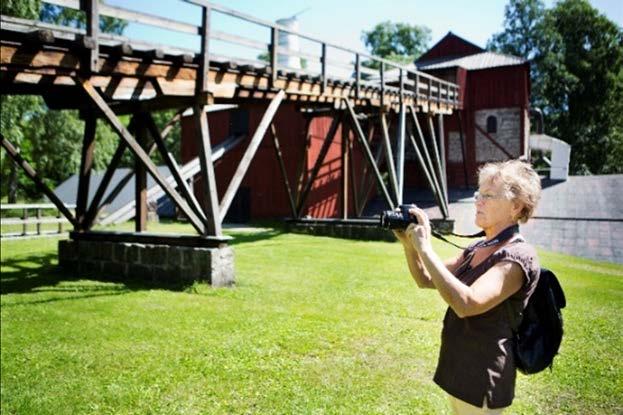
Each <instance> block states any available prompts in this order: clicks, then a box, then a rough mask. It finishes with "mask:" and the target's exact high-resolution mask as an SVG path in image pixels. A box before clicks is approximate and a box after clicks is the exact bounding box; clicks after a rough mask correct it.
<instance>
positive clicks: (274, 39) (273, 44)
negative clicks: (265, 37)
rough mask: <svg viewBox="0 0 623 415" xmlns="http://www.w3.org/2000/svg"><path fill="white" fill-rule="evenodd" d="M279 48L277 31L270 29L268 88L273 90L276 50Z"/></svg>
mask: <svg viewBox="0 0 623 415" xmlns="http://www.w3.org/2000/svg"><path fill="white" fill-rule="evenodd" d="M278 48H279V29H277V28H276V27H271V29H270V87H271V88H274V87H275V83H276V82H277V49H278Z"/></svg>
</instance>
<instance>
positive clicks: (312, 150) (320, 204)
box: [181, 103, 363, 219]
mask: <svg viewBox="0 0 623 415" xmlns="http://www.w3.org/2000/svg"><path fill="white" fill-rule="evenodd" d="M266 107H267V103H245V104H244V105H241V106H240V107H239V108H240V109H244V110H247V111H248V114H249V124H248V125H249V135H248V139H247V140H245V141H244V142H242V143H241V144H240V145H239V146H238V147H236V148H235V149H233V150H231V151H230V152H229V153H227V154H226V155H225V156H223V158H221V159H220V160H218V161H217V163H216V164H215V176H216V182H217V190H218V197H219V200H221V199H222V197H223V195H224V194H225V191H226V190H227V186H229V182H230V180H231V178H232V177H233V175H234V173H235V171H236V168H237V166H238V164H239V162H240V160H241V158H242V156H243V154H244V152H245V150H246V148H247V146H248V143H249V140H250V137H251V136H252V134H253V132H255V130H256V128H257V126H258V125H259V123H260V121H261V118H262V116H263V114H264V111H265V110H266ZM231 120H232V111H231V110H229V111H222V112H213V113H209V114H208V123H209V129H210V136H211V142H212V146H215V145H217V144H219V143H221V142H222V141H223V140H224V139H225V138H227V137H228V135H229V134H230V123H231ZM331 120H332V118H331V117H330V116H319V117H314V118H313V119H312V121H311V122H310V124H309V143H308V145H309V153H308V157H306V160H304V164H303V167H304V169H305V171H304V175H305V180H307V178H308V177H309V175H310V174H311V171H312V169H313V167H314V164H315V163H316V159H317V157H318V154H319V153H320V150H321V147H322V144H323V142H324V139H325V137H326V135H327V133H328V131H329V128H330V125H331ZM273 122H274V124H275V127H276V131H277V135H278V137H279V144H280V148H281V152H282V155H283V159H284V164H285V167H286V171H287V174H288V180H289V182H290V186H291V188H293V190H294V188H295V187H296V186H297V182H298V179H297V173H298V172H297V170H298V169H299V165H300V163H301V161H302V160H303V157H304V152H305V148H306V140H305V136H306V133H305V127H306V124H307V123H306V120H305V117H304V116H303V115H302V114H301V113H300V112H299V111H298V109H297V107H296V106H295V105H294V104H292V103H282V104H281V106H280V108H279V110H278V111H277V114H276V115H275V118H274V121H273ZM347 131H348V135H349V137H350V139H351V140H354V135H353V132H352V130H351V129H350V128H348V129H347ZM342 134H343V133H342V125H340V126H339V127H338V129H337V132H336V134H335V137H334V140H333V143H332V144H331V146H330V147H329V151H328V152H327V155H326V157H325V159H324V162H323V164H322V165H321V168H320V170H319V172H318V176H317V177H316V179H315V180H314V183H313V185H312V188H311V191H310V193H309V196H308V198H307V202H306V204H305V206H304V208H303V213H302V215H303V216H305V215H310V216H312V217H338V216H341V214H342V211H341V210H342V202H341V194H342V192H341V180H342V178H341V176H342V174H341V169H342V160H341V151H342V150H341V148H342ZM195 136H196V134H195V127H194V123H193V121H192V117H185V118H184V119H183V120H182V148H181V153H182V162H183V163H186V162H188V161H190V160H191V159H192V158H194V157H196V156H197V154H198V152H197V151H198V142H197V140H195V139H194V137H195ZM355 149H356V150H355V152H354V155H353V157H354V159H355V164H356V165H357V166H359V168H361V166H363V159H362V156H361V154H360V153H361V152H360V150H359V148H358V145H355ZM351 162H352V161H351ZM349 179H350V177H349ZM240 188H248V191H249V198H250V203H249V207H248V210H249V216H250V218H252V219H260V218H275V217H290V216H292V213H291V209H290V203H289V200H288V195H287V192H286V190H285V186H284V184H283V178H282V174H281V170H280V168H279V164H278V161H277V157H276V155H275V150H274V146H273V141H272V135H271V134H270V131H269V132H267V134H266V135H265V136H264V138H263V140H262V142H261V144H260V146H259V147H258V149H257V152H256V154H255V157H254V158H253V161H252V162H251V164H250V166H249V169H248V171H247V173H246V175H245V177H244V179H243V181H242V183H241V185H240ZM202 189H203V183H202V181H201V179H200V178H196V181H195V194H196V195H197V198H198V199H200V197H199V195H200V194H201V192H202ZM348 206H349V215H353V214H354V201H353V197H352V193H351V192H349V202H348Z"/></svg>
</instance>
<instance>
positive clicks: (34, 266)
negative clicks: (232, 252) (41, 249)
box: [0, 252, 193, 306]
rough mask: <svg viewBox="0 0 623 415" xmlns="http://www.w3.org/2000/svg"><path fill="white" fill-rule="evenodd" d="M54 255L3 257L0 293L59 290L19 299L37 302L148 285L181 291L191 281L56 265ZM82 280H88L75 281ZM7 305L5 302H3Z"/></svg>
mask: <svg viewBox="0 0 623 415" xmlns="http://www.w3.org/2000/svg"><path fill="white" fill-rule="evenodd" d="M56 256H57V254H56V253H55V252H49V253H45V254H34V255H28V256H23V255H20V256H19V257H17V258H11V259H4V260H3V262H2V267H3V271H2V273H1V274H0V294H2V295H4V294H32V293H52V294H53V293H59V294H62V295H61V296H59V297H55V298H48V299H42V300H35V301H30V302H20V303H19V304H37V303H48V302H53V301H62V300H80V299H85V298H91V297H101V296H112V295H120V294H126V293H129V292H132V291H140V290H151V289H168V290H172V291H183V290H187V289H189V288H190V287H191V286H192V285H193V282H192V281H179V282H177V281H154V280H148V279H139V278H132V279H129V278H122V277H119V276H111V275H106V274H103V273H93V272H76V271H72V270H67V269H64V268H62V267H60V266H59V265H58V264H57V263H56ZM84 280H89V281H91V282H79V281H84ZM72 282H73V284H72ZM93 282H100V283H102V284H97V283H93ZM71 293H76V295H67V294H71ZM8 305H9V304H5V305H3V306H8Z"/></svg>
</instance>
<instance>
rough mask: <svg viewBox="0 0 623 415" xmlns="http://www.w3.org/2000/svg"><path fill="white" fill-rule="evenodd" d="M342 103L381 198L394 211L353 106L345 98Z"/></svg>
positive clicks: (392, 203)
mask: <svg viewBox="0 0 623 415" xmlns="http://www.w3.org/2000/svg"><path fill="white" fill-rule="evenodd" d="M344 101H346V106H347V107H348V113H349V114H350V120H351V122H352V125H353V127H354V129H355V132H356V134H357V137H358V138H359V143H360V144H361V145H362V146H363V148H364V155H365V156H366V158H367V159H368V163H369V164H370V166H371V167H372V171H373V172H374V175H375V176H376V181H377V184H378V185H379V187H380V188H381V191H382V193H383V197H385V201H386V202H387V204H388V205H389V207H390V208H392V209H394V207H395V205H394V202H393V200H392V198H391V197H390V196H389V192H388V191H387V187H386V186H385V183H384V182H383V178H382V177H381V172H380V171H379V168H378V166H377V165H376V163H375V161H374V156H373V155H372V152H371V151H370V147H369V146H368V142H367V141H366V137H365V136H364V135H363V130H362V129H361V125H360V124H359V120H357V114H355V109H354V108H353V104H352V103H351V102H350V100H349V99H347V98H346V99H344Z"/></svg>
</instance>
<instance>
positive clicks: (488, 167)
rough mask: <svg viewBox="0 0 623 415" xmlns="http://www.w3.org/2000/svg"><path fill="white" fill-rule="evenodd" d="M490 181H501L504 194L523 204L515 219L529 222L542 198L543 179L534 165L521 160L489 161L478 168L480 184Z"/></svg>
mask: <svg viewBox="0 0 623 415" xmlns="http://www.w3.org/2000/svg"><path fill="white" fill-rule="evenodd" d="M488 182H496V183H500V184H501V185H502V189H503V192H504V196H505V197H506V198H507V199H509V200H516V201H518V202H519V203H520V204H521V205H522V209H521V211H520V212H519V215H518V216H517V217H516V218H514V219H515V220H517V221H519V222H521V223H525V222H527V221H528V219H529V218H530V217H531V216H532V214H533V213H534V211H535V209H536V206H537V204H538V203H539V199H540V198H541V179H540V178H539V175H538V174H537V173H536V172H535V171H534V169H533V168H532V166H530V165H529V164H528V163H526V162H523V161H520V160H509V161H501V162H496V163H487V164H485V165H484V166H482V167H481V168H480V169H479V170H478V185H479V186H482V185H483V184H485V183H488Z"/></svg>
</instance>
